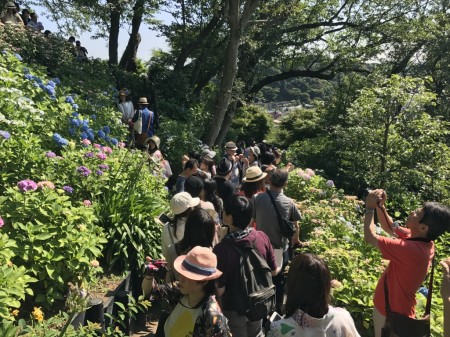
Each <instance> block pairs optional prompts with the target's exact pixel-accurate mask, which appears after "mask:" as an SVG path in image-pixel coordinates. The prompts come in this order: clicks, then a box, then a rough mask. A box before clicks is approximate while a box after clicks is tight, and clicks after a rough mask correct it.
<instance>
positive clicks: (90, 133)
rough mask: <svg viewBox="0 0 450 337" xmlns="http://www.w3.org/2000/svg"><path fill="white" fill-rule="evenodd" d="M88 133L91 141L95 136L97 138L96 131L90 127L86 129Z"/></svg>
mask: <svg viewBox="0 0 450 337" xmlns="http://www.w3.org/2000/svg"><path fill="white" fill-rule="evenodd" d="M86 133H87V136H88V139H89V140H90V141H93V140H94V138H95V135H94V131H92V129H88V130H87V131H86Z"/></svg>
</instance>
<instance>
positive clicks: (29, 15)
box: [0, 1, 88, 61]
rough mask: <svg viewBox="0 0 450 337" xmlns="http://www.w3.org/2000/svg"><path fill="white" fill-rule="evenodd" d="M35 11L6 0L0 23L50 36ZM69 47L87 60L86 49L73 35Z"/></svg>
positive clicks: (77, 57) (79, 57)
mask: <svg viewBox="0 0 450 337" xmlns="http://www.w3.org/2000/svg"><path fill="white" fill-rule="evenodd" d="M38 19H39V17H38V15H37V13H36V12H35V11H34V10H31V9H28V8H24V9H22V11H21V10H20V6H19V4H18V3H17V2H12V1H8V2H7V3H6V8H5V10H4V12H3V13H2V14H1V15H0V25H4V26H9V25H13V26H14V27H16V28H17V27H23V28H24V29H28V30H29V31H32V32H35V33H38V34H43V35H44V36H45V37H46V38H48V37H50V36H51V31H50V30H48V29H47V30H44V25H43V24H42V22H40V21H39V20H38ZM67 42H68V44H69V45H70V47H71V50H72V54H73V55H74V57H76V59H77V60H79V61H88V56H87V55H88V51H87V49H86V48H85V47H83V46H81V42H80V41H75V37H73V36H71V37H69V39H68V40H67Z"/></svg>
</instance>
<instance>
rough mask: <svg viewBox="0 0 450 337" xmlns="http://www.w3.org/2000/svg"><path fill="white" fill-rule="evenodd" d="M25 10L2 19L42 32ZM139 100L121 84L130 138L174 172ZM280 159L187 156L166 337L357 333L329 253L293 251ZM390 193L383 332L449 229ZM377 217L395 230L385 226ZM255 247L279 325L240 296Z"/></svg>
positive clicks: (373, 207) (375, 239)
mask: <svg viewBox="0 0 450 337" xmlns="http://www.w3.org/2000/svg"><path fill="white" fill-rule="evenodd" d="M19 13H20V8H19V7H18V6H17V4H15V3H13V2H8V3H7V4H6V10H5V12H4V13H3V14H2V15H1V19H0V21H1V24H4V25H10V24H11V25H21V26H24V27H26V29H30V30H33V31H36V32H39V33H42V31H44V26H43V25H42V23H41V22H39V20H38V15H37V14H36V13H35V12H34V11H32V10H29V9H23V10H22V11H21V14H19ZM44 34H46V35H49V34H50V32H49V31H45V32H44ZM68 43H70V44H71V45H72V46H73V47H74V53H75V56H76V57H77V59H78V60H80V61H85V60H87V55H88V51H87V50H86V48H84V47H82V46H81V43H80V41H76V40H75V38H74V37H70V38H69V39H68ZM137 105H138V106H137V109H135V108H134V105H133V103H132V102H131V101H130V100H129V97H128V95H127V92H126V91H124V90H122V91H120V92H119V102H118V109H119V110H120V112H121V121H122V123H123V124H124V125H126V126H127V127H128V129H129V131H130V143H131V144H132V145H133V146H134V147H136V148H137V149H140V150H143V151H145V152H146V153H147V154H148V158H149V160H151V161H154V162H155V163H156V164H157V166H158V167H159V168H160V172H161V173H162V174H163V175H164V176H166V177H170V176H171V175H172V172H171V168H170V165H169V164H168V161H167V160H166V159H165V158H164V156H163V154H162V152H161V140H160V139H159V137H158V136H157V135H155V126H156V124H157V118H156V117H157V116H156V115H155V113H154V112H153V111H151V110H149V109H148V105H149V103H148V101H147V99H146V98H145V97H141V98H140V99H139V101H138V104H137ZM281 158H282V152H281V151H280V150H279V149H277V148H276V147H274V146H271V145H270V144H268V143H266V142H265V141H262V142H260V143H257V142H255V141H251V142H250V144H249V145H248V146H246V144H245V143H244V142H237V143H235V142H234V141H228V142H226V144H225V146H224V148H223V154H222V155H218V153H217V152H216V151H213V150H212V149H210V148H209V147H207V146H204V147H203V150H202V152H201V153H199V152H196V151H193V152H190V153H188V154H185V155H184V156H183V158H180V160H181V161H182V164H183V170H182V172H181V173H180V174H179V175H178V176H177V179H176V183H175V184H174V195H173V197H172V198H171V200H170V209H171V212H172V214H173V215H174V217H173V219H169V221H167V222H166V223H165V224H164V228H163V231H162V236H161V247H162V253H163V255H164V258H165V259H166V261H167V266H168V273H167V275H166V280H167V282H174V281H176V282H177V283H178V284H179V290H180V292H181V294H182V297H181V298H180V300H179V302H178V304H177V305H176V306H175V307H174V308H173V311H172V312H171V314H170V315H169V316H168V317H167V319H166V320H165V321H164V322H160V323H161V324H164V332H165V335H166V336H204V337H208V336H231V335H232V336H239V337H241V336H242V337H246V336H248V337H256V336H258V337H259V336H264V335H265V334H267V335H268V336H287V335H289V336H327V337H328V336H346V337H352V336H359V333H358V332H357V330H356V328H355V324H354V322H353V320H352V317H351V315H350V313H349V312H348V311H346V310H345V309H343V308H335V307H333V306H331V304H330V301H331V298H330V292H331V275H330V271H329V269H328V267H327V264H326V263H325V261H323V260H322V259H321V258H320V257H318V256H315V255H313V254H308V253H300V254H299V255H292V254H290V252H291V251H292V250H291V249H290V248H292V247H299V246H301V245H302V242H301V241H300V238H301V236H300V228H301V227H300V223H301V214H300V212H299V210H298V209H297V206H296V204H295V202H294V201H293V200H292V199H290V198H289V197H287V196H286V195H284V193H283V189H284V187H285V186H286V184H287V183H288V173H289V171H290V170H292V169H293V165H291V164H288V165H286V166H285V167H280V162H281ZM386 200H387V195H386V193H385V191H384V190H381V189H377V190H373V191H370V192H369V194H368V196H367V198H366V210H365V217H364V238H365V240H366V242H367V243H368V244H370V245H372V246H373V247H374V248H375V249H378V250H380V252H381V255H382V257H383V259H386V260H388V261H389V265H388V266H387V268H386V269H385V271H384V272H383V274H382V275H381V276H380V279H379V281H378V284H377V287H376V289H375V293H374V309H373V322H374V329H375V336H376V337H381V336H382V330H383V329H384V328H385V326H386V318H387V317H390V316H391V313H397V314H400V315H402V316H404V317H409V318H411V319H414V318H415V316H416V312H415V305H416V293H417V290H418V289H419V287H420V286H421V285H422V283H423V282H424V280H425V278H426V276H427V273H428V271H429V269H430V266H432V264H434V255H435V246H434V242H433V241H434V240H436V239H438V238H439V237H440V236H441V235H442V234H443V233H444V232H446V231H449V230H450V209H449V208H448V207H446V206H443V205H441V204H439V203H435V202H427V203H425V204H424V205H423V206H422V207H420V208H419V209H417V210H415V211H413V212H411V214H410V215H409V216H408V218H407V219H406V222H405V227H403V226H399V225H398V223H397V222H394V221H393V219H392V218H391V216H390V215H389V214H388V212H387V210H386ZM375 215H376V218H377V219H378V222H379V223H380V225H381V227H382V229H383V230H384V231H385V232H386V233H387V234H388V235H389V237H388V236H382V235H378V234H377V231H376V229H375ZM283 221H288V222H290V223H291V224H292V227H293V229H294V234H293V235H290V236H286V234H285V233H284V232H283V229H282V222H283ZM249 250H252V251H255V252H256V254H257V255H258V256H259V257H260V258H261V260H262V261H263V262H264V263H265V268H268V270H269V271H270V275H271V281H270V282H271V284H272V285H273V287H274V289H275V290H274V292H275V296H274V306H273V310H274V311H275V312H276V313H278V315H272V320H273V322H272V323H271V325H270V329H268V328H264V326H265V325H264V322H265V320H266V318H268V317H266V318H260V319H253V318H249V314H248V308H246V307H245V305H244V306H243V304H242V300H243V299H242V293H241V292H240V291H241V289H240V288H242V278H243V277H244V278H245V279H251V278H252V277H253V276H252V275H251V274H247V275H244V276H243V275H242V273H241V270H240V268H239V265H240V264H242V261H243V260H242V258H243V256H244V257H246V256H248V255H246V254H248V253H246V251H249ZM288 265H289V271H288V273H287V277H286V276H285V275H286V267H287V266H288ZM441 266H442V267H443V270H444V278H443V281H442V287H441V294H442V297H443V300H444V314H445V324H444V332H445V336H450V319H449V317H446V316H449V315H450V260H445V261H442V262H441ZM244 296H245V294H244ZM246 301H250V299H249V298H244V302H246ZM275 317H278V318H279V320H275V319H274V318H275Z"/></svg>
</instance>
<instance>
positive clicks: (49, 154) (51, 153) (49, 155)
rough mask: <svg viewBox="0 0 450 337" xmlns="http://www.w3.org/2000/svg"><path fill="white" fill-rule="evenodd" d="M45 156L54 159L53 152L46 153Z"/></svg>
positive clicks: (54, 154)
mask: <svg viewBox="0 0 450 337" xmlns="http://www.w3.org/2000/svg"><path fill="white" fill-rule="evenodd" d="M45 156H46V157H47V158H55V157H56V153H55V152H52V151H48V152H47V153H46V154H45Z"/></svg>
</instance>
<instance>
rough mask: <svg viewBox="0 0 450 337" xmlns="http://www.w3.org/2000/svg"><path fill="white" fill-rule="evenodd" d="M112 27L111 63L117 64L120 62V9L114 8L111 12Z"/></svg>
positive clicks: (110, 34) (110, 43)
mask: <svg viewBox="0 0 450 337" xmlns="http://www.w3.org/2000/svg"><path fill="white" fill-rule="evenodd" d="M109 19H110V25H111V26H110V28H109V43H108V53H109V60H108V63H109V65H116V64H117V63H118V62H119V55H118V51H117V49H118V47H119V31H120V10H119V8H117V7H116V8H113V9H112V10H111V14H110V17H109Z"/></svg>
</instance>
